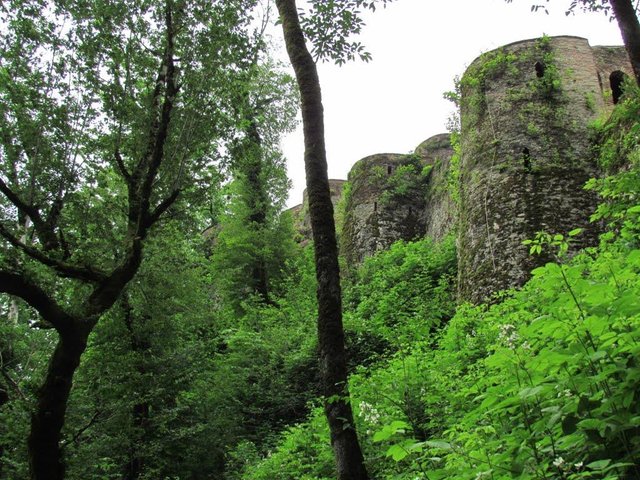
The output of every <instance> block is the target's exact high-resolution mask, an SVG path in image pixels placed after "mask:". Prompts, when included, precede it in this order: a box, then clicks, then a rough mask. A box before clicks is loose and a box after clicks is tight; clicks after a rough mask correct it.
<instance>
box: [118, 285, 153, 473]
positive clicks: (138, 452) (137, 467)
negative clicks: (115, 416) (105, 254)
mask: <svg viewBox="0 0 640 480" xmlns="http://www.w3.org/2000/svg"><path fill="white" fill-rule="evenodd" d="M123 303H124V307H125V318H124V321H125V324H126V326H127V330H128V331H129V336H130V340H131V351H132V352H133V353H134V358H135V361H136V370H137V372H138V373H139V374H140V377H141V378H144V375H145V374H146V373H147V371H146V368H145V358H144V357H145V355H146V354H147V353H148V352H149V350H150V349H151V343H150V342H149V341H148V340H147V339H146V338H144V336H141V335H140V334H139V333H138V332H136V329H135V326H134V312H133V307H131V305H130V304H129V299H128V296H127V295H125V297H124V301H123ZM142 319H143V322H146V321H147V320H148V317H146V316H143V317H142ZM132 414H133V428H134V432H135V434H134V436H133V438H132V439H131V447H130V450H129V461H128V462H127V464H126V465H125V468H124V475H123V477H122V478H123V480H137V479H138V478H140V476H141V475H142V472H143V469H144V456H143V454H142V449H141V444H142V442H144V439H145V437H146V431H147V429H148V427H149V403H148V402H146V401H138V402H136V403H135V404H134V405H133V411H132Z"/></svg>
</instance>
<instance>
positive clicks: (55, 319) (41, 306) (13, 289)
mask: <svg viewBox="0 0 640 480" xmlns="http://www.w3.org/2000/svg"><path fill="white" fill-rule="evenodd" d="M0 293H8V294H9V295H14V296H16V297H19V298H21V299H22V300H24V301H25V302H27V303H28V304H29V305H30V306H31V307H33V308H35V309H36V311H37V312H38V313H39V314H40V316H41V317H42V318H43V319H44V320H45V321H47V322H48V323H50V324H51V325H53V327H54V328H55V329H56V330H57V331H58V332H59V333H60V334H64V333H67V332H69V331H70V329H71V328H73V326H74V324H75V319H74V318H73V317H72V316H71V315H69V314H68V313H67V312H65V311H64V310H63V309H62V308H61V307H60V306H59V305H58V304H57V303H56V302H55V300H53V299H52V298H51V297H50V296H49V295H48V294H47V293H46V292H45V291H44V290H43V289H42V288H40V287H39V286H37V285H36V284H35V283H32V282H31V281H30V280H29V279H28V278H27V277H26V276H25V275H24V274H18V273H15V272H8V271H3V270H0Z"/></svg>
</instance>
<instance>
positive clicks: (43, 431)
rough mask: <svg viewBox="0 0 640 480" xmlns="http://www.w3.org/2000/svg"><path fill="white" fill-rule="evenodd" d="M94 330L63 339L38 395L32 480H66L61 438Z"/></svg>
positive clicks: (74, 331)
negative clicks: (76, 376)
mask: <svg viewBox="0 0 640 480" xmlns="http://www.w3.org/2000/svg"><path fill="white" fill-rule="evenodd" d="M90 330H91V329H90V327H88V326H87V327H84V325H83V326H80V325H77V327H76V328H74V329H72V331H69V332H66V333H64V334H61V335H60V339H59V340H58V344H57V345H56V348H55V350H54V353H53V356H52V357H51V361H50V362H49V367H48V370H47V375H46V377H45V381H44V384H43V385H42V387H41V388H40V390H39V391H38V395H37V398H38V404H37V407H36V409H35V412H34V413H33V415H32V416H31V433H30V435H29V440H28V447H29V464H30V467H31V479H32V480H63V479H64V472H65V466H64V462H63V460H62V452H61V449H60V437H61V431H62V426H63V425H64V418H65V414H66V410H67V401H68V399H69V392H70V391H71V385H72V382H73V375H74V373H75V371H76V369H77V368H78V366H79V365H80V356H81V355H82V353H83V352H84V350H85V349H86V347H87V338H88V336H89V332H90Z"/></svg>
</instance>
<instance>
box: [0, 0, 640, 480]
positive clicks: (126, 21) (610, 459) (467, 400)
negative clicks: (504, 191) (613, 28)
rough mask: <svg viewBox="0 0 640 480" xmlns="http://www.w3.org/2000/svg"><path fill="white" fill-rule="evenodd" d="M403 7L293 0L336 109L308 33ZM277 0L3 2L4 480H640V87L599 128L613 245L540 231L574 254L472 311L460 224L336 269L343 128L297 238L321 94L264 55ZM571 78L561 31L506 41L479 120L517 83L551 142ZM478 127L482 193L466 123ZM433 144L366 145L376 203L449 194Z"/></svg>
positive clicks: (283, 2) (456, 161)
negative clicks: (290, 194)
mask: <svg viewBox="0 0 640 480" xmlns="http://www.w3.org/2000/svg"><path fill="white" fill-rule="evenodd" d="M388 1H390V0H378V1H376V0H371V1H367V0H348V1H344V2H326V1H324V0H311V2H310V6H311V10H310V11H309V12H308V13H306V14H302V15H301V16H300V17H299V18H297V17H296V15H298V13H296V12H298V10H296V8H295V6H296V5H295V2H294V1H292V0H279V1H278V2H277V3H278V6H279V7H280V8H281V9H283V10H282V11H283V12H285V13H287V15H288V19H287V22H285V23H287V25H285V28H286V29H289V31H288V34H290V35H294V36H297V42H298V43H297V47H298V49H301V50H297V49H296V48H295V45H294V48H293V53H294V54H295V53H296V51H297V53H301V54H302V55H304V57H305V59H306V60H305V61H306V62H307V63H306V64H305V65H302V67H300V65H298V67H299V68H298V70H299V72H298V73H299V74H300V75H301V77H303V78H302V81H301V82H300V84H301V86H302V87H303V90H304V87H305V85H306V86H310V87H311V90H312V91H313V92H315V94H316V95H315V96H313V95H312V97H313V98H312V100H314V101H316V102H319V90H317V91H316V90H314V89H317V88H318V82H317V78H314V75H313V73H314V72H313V70H314V67H313V61H312V59H311V57H310V55H309V52H308V51H306V50H305V47H304V45H305V44H304V39H303V38H302V36H301V32H300V31H299V29H298V27H300V26H301V27H302V28H303V29H304V32H305V33H306V34H307V35H309V36H310V38H311V39H313V40H315V43H314V46H313V49H312V51H311V53H312V54H314V55H316V56H320V57H325V58H330V59H332V60H334V61H336V62H338V63H342V62H344V61H346V60H350V59H352V58H354V57H361V58H363V59H365V60H367V59H368V58H369V56H368V54H367V52H366V51H365V50H364V49H363V47H362V45H361V44H360V43H358V42H357V41H354V40H353V39H352V38H351V34H353V33H357V32H358V31H359V30H360V28H361V27H362V25H363V24H362V19H361V18H360V11H359V10H358V9H370V10H373V9H375V6H376V5H385V4H386V3H387V2H388ZM573 3H574V4H575V3H576V2H573ZM580 3H581V4H585V5H587V4H593V3H592V2H580ZM612 3H619V2H612ZM254 5H255V2H253V1H252V0H234V1H233V2H229V1H224V2H223V1H214V2H202V1H197V0H196V1H192V2H184V1H182V0H166V1H164V2H160V3H158V2H146V3H144V4H142V3H140V2H135V1H124V2H121V3H119V4H118V5H117V6H116V5H115V4H113V3H110V2H105V1H101V0H100V1H97V2H96V1H94V2H87V1H85V0H72V1H68V2H52V1H47V0H19V1H14V2H12V3H11V9H10V8H4V7H3V8H2V9H0V17H2V18H3V19H6V22H5V24H6V25H5V24H3V28H2V29H0V30H1V31H0V60H2V62H0V120H1V122H0V168H1V172H0V217H1V218H0V293H2V295H1V296H0V480H22V479H26V478H32V479H41V480H42V479H45V480H52V479H55V480H61V479H66V480H111V479H113V480H115V479H118V480H205V479H206V480H243V479H246V480H260V479H264V480H274V479H275V480H329V479H334V478H336V477H341V478H344V479H345V480H346V479H348V480H353V479H355V478H361V479H366V478H374V479H379V480H392V479H395V480H422V479H425V480H436V479H451V478H455V479H458V478H459V479H463V480H464V479H470V480H481V479H492V480H499V479H522V480H525V479H526V480H529V479H536V480H537V479H549V480H551V479H553V480H556V479H557V480H560V479H563V480H577V479H600V480H614V479H621V480H627V479H639V480H640V394H639V392H640V364H639V363H638V362H639V360H638V359H639V358H640V346H639V345H640V281H639V278H640V187H639V186H640V121H639V119H640V91H639V89H638V87H637V86H636V85H635V84H634V82H627V84H626V88H625V95H624V96H623V97H622V98H621V100H620V102H618V105H617V106H616V107H615V109H614V111H613V114H612V115H611V117H610V118H607V119H600V120H598V121H596V122H594V124H593V126H592V140H593V152H594V154H595V155H596V156H597V157H598V159H599V164H600V167H601V168H602V170H603V171H605V172H607V175H608V176H606V177H604V178H598V179H592V180H591V181H589V183H588V184H587V186H586V188H588V189H591V190H593V191H595V192H597V193H598V195H599V196H600V198H601V203H600V205H599V207H598V208H597V210H596V211H595V212H594V213H593V216H592V220H593V221H594V222H599V223H601V224H603V228H604V230H605V233H604V234H603V235H602V236H601V237H600V244H599V246H597V247H593V248H589V249H587V250H585V251H583V252H580V253H578V254H576V255H573V256H570V255H569V254H568V252H570V251H571V249H570V248H569V247H570V245H571V244H572V243H573V242H577V241H578V239H579V238H580V235H582V234H583V233H581V229H579V228H575V229H571V230H570V231H568V232H559V233H558V232H537V233H535V236H534V237H533V238H531V239H529V240H527V241H526V242H525V245H526V246H528V248H529V250H530V253H531V254H532V255H544V258H549V259H551V260H552V261H550V262H549V263H547V264H546V265H543V266H540V267H539V268H536V269H535V270H534V271H533V272H532V278H531V280H530V281H529V282H528V283H527V284H526V285H524V286H523V287H522V288H521V289H518V290H511V291H506V292H500V293H498V294H497V296H496V297H495V298H494V299H493V300H492V303H491V304H481V305H476V306H472V305H468V304H462V305H459V304H458V305H457V304H456V298H455V283H456V276H457V271H456V270H457V266H458V263H459V258H460V255H464V254H465V253H467V252H460V251H458V252H456V239H454V238H453V236H449V237H446V238H444V239H443V240H442V241H439V242H437V243H436V242H434V241H433V240H432V239H429V238H424V239H419V240H416V241H412V242H405V241H399V242H396V243H395V244H393V245H391V247H390V248H389V249H387V250H385V251H381V252H379V253H378V254H376V255H375V256H373V257H370V258H367V259H366V260H365V261H363V262H362V264H361V265H359V266H356V265H352V266H351V267H352V269H351V270H350V272H349V276H348V278H347V276H345V275H343V276H342V277H340V275H339V270H338V268H337V267H338V264H337V260H338V258H337V252H336V249H335V242H333V241H332V240H331V238H330V237H332V235H333V234H332V232H331V230H332V228H333V227H332V225H331V221H330V215H329V216H327V214H326V212H329V211H330V210H331V208H330V205H331V203H330V199H329V198H328V197H327V195H326V194H327V193H328V191H325V190H326V189H324V184H325V182H324V180H326V171H323V168H324V167H325V166H326V165H323V161H322V159H320V162H319V163H318V162H317V160H318V159H317V158H315V159H314V158H313V157H314V155H315V154H318V155H320V156H322V155H323V152H322V151H321V150H322V148H321V147H322V145H321V143H322V142H321V140H322V128H321V127H318V131H315V132H310V134H309V135H308V144H309V145H308V146H309V149H308V152H307V155H308V156H309V157H311V158H309V164H310V167H311V168H312V169H316V171H315V172H314V174H313V175H310V177H311V184H310V185H309V187H310V188H309V192H310V205H311V210H314V209H315V210H316V212H315V213H316V215H315V217H316V218H315V220H314V223H315V227H314V228H315V229H316V231H317V234H316V243H315V245H309V246H306V247H302V246H300V245H297V244H295V243H294V241H293V239H294V235H295V234H294V233H293V232H292V225H291V219H290V217H289V216H288V215H287V214H283V212H282V209H283V206H284V197H285V194H286V189H287V186H288V181H287V179H286V175H285V173H284V169H283V158H282V156H281V155H280V152H279V148H278V144H279V141H280V135H281V134H282V133H283V132H285V131H288V130H290V129H291V128H292V126H293V124H294V117H295V113H296V112H295V110H296V106H295V105H294V104H295V103H297V102H298V100H299V99H298V97H297V95H296V94H295V93H293V92H292V90H291V89H292V85H293V83H292V81H293V79H292V78H290V77H289V76H288V75H285V74H283V73H282V72H281V71H280V68H278V67H277V66H276V65H274V64H273V62H271V61H269V60H268V59H267V58H265V57H266V55H264V53H265V48H266V45H265V44H264V38H263V37H262V34H263V33H264V25H262V30H260V29H258V30H257V31H253V30H252V28H253V27H252V25H253V21H254V20H255V19H253V18H251V17H250V15H245V12H246V11H248V10H251V8H252V7H253V6H254ZM265 12H266V14H267V15H266V17H268V14H269V12H268V9H267V11H265ZM336 18H339V19H340V21H337V22H335V21H333V20H334V19H336ZM297 19H299V20H300V21H301V25H299V26H296V25H295V23H296V22H297ZM267 20H268V18H266V19H265V20H264V21H265V22H266V21H267ZM291 22H293V26H292V24H291ZM122 25H125V27H124V28H123V27H122ZM291 29H293V30H295V32H293V34H292V30H291ZM301 39H302V43H300V40H301ZM289 40H291V38H289ZM294 40H296V39H294ZM294 43H295V42H294ZM292 57H293V58H294V60H295V58H296V55H292ZM298 60H300V58H298ZM310 60H311V62H310V63H309V61H310ZM533 60H536V61H537V62H540V64H541V65H540V73H541V75H534V74H533V73H532V71H531V65H533V64H534V63H533ZM525 64H526V65H528V68H529V71H528V72H527V75H528V76H527V78H528V80H527V81H526V82H521V79H522V75H523V74H524V70H523V66H524V65H525ZM535 68H536V69H538V67H537V66H536V67H535ZM565 73H567V72H560V71H559V70H558V67H557V65H556V62H555V58H554V55H553V51H552V50H551V48H550V40H549V39H548V38H543V39H541V40H539V41H537V42H535V44H534V45H533V48H532V50H530V51H527V52H521V51H514V52H512V51H510V50H509V49H508V48H506V49H499V50H496V51H494V52H489V53H488V54H486V55H484V56H482V57H481V60H480V61H479V62H477V63H474V65H472V67H471V68H470V70H469V72H468V74H467V75H465V77H463V79H462V80H461V82H460V84H459V85H458V88H457V92H456V93H453V94H451V95H449V96H450V97H452V98H453V99H454V100H456V101H460V98H459V93H460V89H463V90H464V89H467V90H468V91H469V92H470V94H469V96H468V97H467V98H468V103H467V104H466V105H465V106H464V107H465V108H467V109H468V110H469V112H468V113H469V114H470V115H469V116H468V117H467V118H465V122H469V123H467V124H465V128H469V127H470V126H474V125H476V123H477V122H479V121H480V119H481V117H483V116H486V115H491V113H492V110H491V109H492V106H491V105H488V104H487V98H488V95H486V94H487V93H488V92H489V90H491V88H493V86H492V84H491V80H492V79H494V78H496V76H501V77H505V78H506V84H507V88H506V89H505V101H506V102H507V103H506V104H509V102H511V104H513V102H518V104H519V105H521V106H523V108H522V109H521V111H522V112H523V115H522V116H521V117H518V118H517V119H516V120H514V121H515V122H519V123H518V128H520V127H522V128H521V131H522V132H523V135H525V136H526V137H527V138H528V139H538V138H540V137H544V136H545V135H546V134H544V128H547V127H549V126H551V127H554V126H558V127H562V126H563V122H565V121H566V118H565V116H564V115H565V110H564V105H565V102H566V98H565V97H564V93H563V92H562V90H561V87H562V85H561V84H560V78H561V77H562V78H563V79H564V74H565ZM306 74H311V81H310V83H305V81H304V79H305V75H306ZM307 79H308V78H307ZM313 92H312V93H313ZM308 93H309V91H307V92H306V94H308ZM304 94H305V92H304V91H303V97H304V98H306V99H307V101H308V100H309V97H308V96H307V95H304ZM65 99H66V100H65ZM592 100H593V99H590V98H589V96H588V95H586V96H585V104H586V105H582V104H581V105H580V107H581V108H582V107H589V104H592V103H593V102H592ZM319 105H320V104H319V103H316V105H315V106H316V109H315V110H314V109H312V111H311V112H309V111H308V110H307V109H306V108H305V113H306V115H307V119H306V120H307V127H308V126H309V121H310V122H311V123H312V124H313V121H314V119H315V120H316V121H317V120H318V118H320V117H321V108H319V109H318V106H319ZM307 107H308V105H307ZM592 107H593V105H592ZM309 117H310V118H309ZM315 125H318V124H315ZM564 127H566V128H564V129H563V130H562V132H561V134H562V135H565V134H567V132H570V131H571V126H566V125H564ZM314 133H315V135H314ZM574 133H575V132H574ZM476 134H478V132H472V133H469V135H471V136H473V135H476ZM567 135H568V134H567ZM584 138H586V137H584ZM584 138H582V137H581V138H580V141H582V140H584ZM314 139H315V140H317V142H315V141H314ZM452 141H453V145H454V156H453V159H452V160H451V163H450V165H451V167H450V171H449V174H448V177H447V178H446V183H447V188H449V189H450V193H451V196H452V197H453V198H454V200H455V201H456V203H459V202H460V197H461V194H460V183H461V175H463V173H461V165H460V164H461V158H462V154H463V153H465V152H463V151H462V149H463V148H464V145H463V144H464V142H463V141H461V136H460V133H459V132H456V133H455V134H454V135H453V136H452ZM498 142H499V139H498V138H497V135H495V134H494V135H493V136H492V137H491V138H489V139H488V143H486V145H488V146H489V147H491V146H496V145H497V144H498ZM540 142H541V145H543V144H544V138H541V139H540ZM486 145H485V146H486ZM315 148H320V151H319V150H314V149H315ZM551 157H552V161H557V160H563V161H566V162H569V161H571V160H572V159H571V158H568V157H565V156H564V153H563V152H562V151H555V152H552V154H551ZM314 160H316V161H315V162H314ZM375 160H376V161H377V160H378V159H375ZM381 161H387V160H386V159H384V158H383V159H381ZM423 163H424V160H423V158H421V157H418V156H415V155H409V156H398V157H394V158H393V159H392V160H391V161H389V162H387V163H385V164H384V168H382V167H374V168H371V169H367V167H365V166H364V165H366V164H365V163H361V164H360V165H359V167H358V168H360V169H362V170H361V171H360V174H362V175H365V174H366V175H369V177H368V178H370V179H372V180H373V181H375V182H377V185H379V186H384V189H382V187H381V191H382V190H383V191H382V193H381V195H380V197H376V198H378V199H379V200H380V202H381V204H380V205H378V204H377V203H374V204H373V205H369V206H370V207H371V208H372V209H374V211H378V210H377V208H378V206H380V207H386V208H388V209H389V210H391V209H393V207H394V205H396V206H397V205H403V204H407V203H409V202H412V201H414V199H418V201H424V187H425V184H426V183H427V180H428V178H430V176H433V173H435V172H433V173H432V171H431V166H427V167H424V166H423ZM520 163H522V162H520ZM433 168H434V169H438V168H440V164H438V163H435V164H434V166H433ZM519 168H522V166H520V167H519ZM525 168H526V167H525ZM527 175H528V173H527ZM314 179H315V180H314ZM352 187H353V184H352V183H347V184H345V185H344V195H343V199H342V201H341V203H340V204H339V205H338V225H339V226H342V227H344V228H345V229H346V228H349V225H348V223H349V218H348V215H347V214H346V213H345V211H346V210H347V209H348V206H347V205H348V204H349V202H350V201H351V200H353V197H354V193H357V192H355V191H354V190H352ZM487 188H488V186H487ZM323 189H324V190H323ZM314 190H315V192H314ZM319 190H322V192H320V193H318V191H319ZM376 194H377V193H376ZM318 198H320V203H323V205H322V208H321V209H320V210H322V209H324V210H325V215H324V216H323V215H322V214H319V215H318V212H317V210H318V206H317V204H318ZM409 205H410V206H412V207H413V206H414V205H415V204H412V203H409ZM409 212H410V213H409V215H408V216H407V218H408V217H413V216H415V215H414V212H413V211H411V210H409ZM323 222H327V223H326V224H324V225H322V224H323ZM318 225H320V228H318ZM322 227H326V228H325V229H323V228H322ZM462 227H464V226H462ZM318 232H319V233H318ZM327 239H329V241H328V242H327V244H326V245H324V248H325V250H324V253H323V252H322V251H320V253H319V254H318V253H316V255H315V256H314V251H313V248H314V247H318V246H319V244H320V243H322V242H324V241H326V240H327ZM523 248H525V249H526V248H527V247H523ZM344 253H345V252H343V254H344ZM341 260H342V261H343V262H344V258H342V259H341ZM323 262H325V264H324V265H323ZM326 262H329V263H330V267H331V268H330V269H328V270H327V269H323V268H322V267H323V266H325V267H326ZM319 264H320V268H317V267H318V265H319ZM328 274H331V275H330V276H328ZM319 285H320V286H321V287H323V289H322V290H321V295H320V296H319V297H317V296H316V291H317V290H318V287H319ZM341 290H342V292H343V295H341V294H340V291H341ZM322 292H324V293H322ZM323 295H325V296H324V297H323ZM327 296H329V297H331V298H329V300H330V301H329V302H328V303H326V302H324V303H323V300H327V299H328V297H327ZM341 302H342V305H341ZM319 305H320V307H321V312H320V317H321V321H320V322H319V323H318V322H317V319H318V309H319ZM327 305H328V306H327ZM323 308H324V310H322V309H323ZM342 313H343V314H344V315H343V317H342V318H343V319H344V325H342V323H341V322H342V319H341V316H340V315H341V314H342ZM343 327H344V328H343ZM318 330H320V338H319V337H318ZM330 337H332V338H330ZM343 346H344V347H345V348H344V349H343ZM336 359H337V360H339V362H338V363H337V364H332V363H331V362H332V361H335V360H336ZM327 417H328V418H329V420H330V422H331V425H330V427H331V428H328V426H327ZM345 438H346V439H347V440H345ZM347 457H348V458H347ZM336 458H337V461H336ZM352 472H356V473H352Z"/></svg>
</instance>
